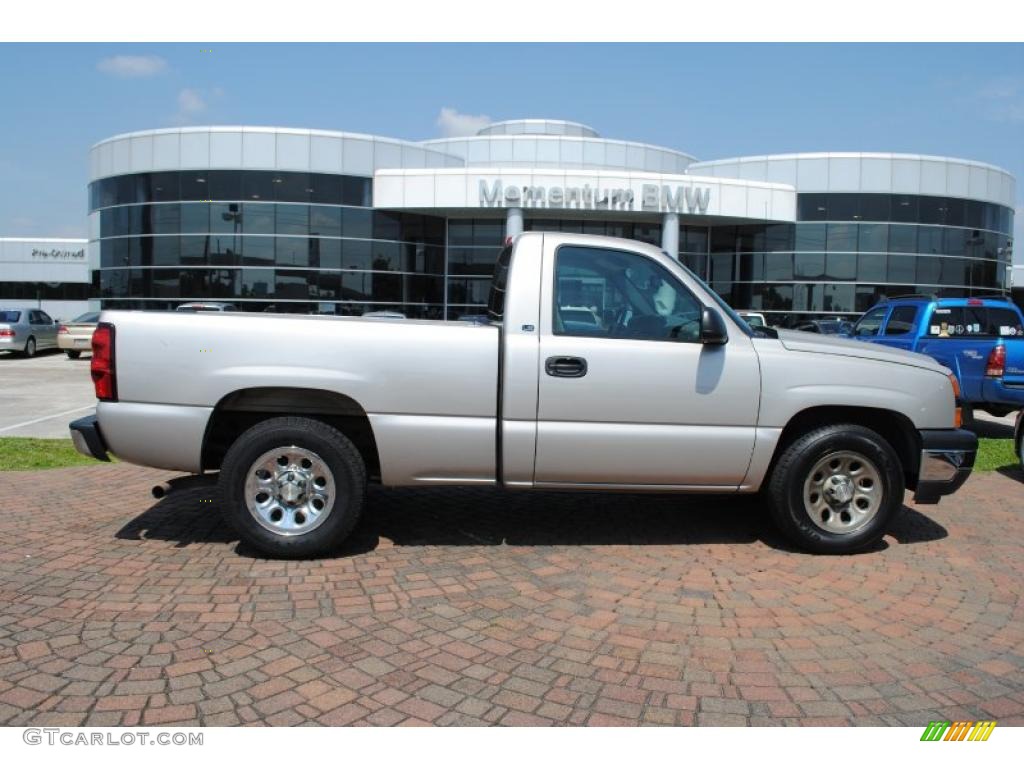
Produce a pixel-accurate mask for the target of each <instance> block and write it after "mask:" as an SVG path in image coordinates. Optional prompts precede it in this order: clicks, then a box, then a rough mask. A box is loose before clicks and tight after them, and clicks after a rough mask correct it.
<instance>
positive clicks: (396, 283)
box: [89, 170, 1013, 325]
mask: <svg viewBox="0 0 1024 768" xmlns="http://www.w3.org/2000/svg"><path fill="white" fill-rule="evenodd" d="M89 198H90V206H91V208H92V210H93V211H97V212H98V215H99V251H100V271H99V280H98V288H99V297H100V298H101V299H102V300H103V305H104V306H105V307H111V308H116V307H122V308H128V307H131V308H149V309H166V308H172V307H173V306H175V305H177V304H178V303H181V302H184V301H190V300H197V299H210V300H216V299H223V300H231V301H233V302H235V303H238V304H240V305H241V306H242V307H243V308H245V309H249V310H255V311H259V310H264V309H272V310H274V311H279V312H301V313H307V312H318V313H330V314H362V313H365V312H369V311H380V310H393V311H399V312H402V313H403V314H405V315H406V316H408V317H423V318H448V319H456V318H458V317H461V316H463V315H476V314H482V313H483V311H484V308H485V305H486V299H487V290H488V286H489V280H490V275H491V271H492V268H493V265H494V261H495V259H496V257H497V255H498V251H499V250H500V248H501V245H502V243H503V241H504V235H505V219H504V216H500V217H491V218H461V217H460V218H456V217H454V216H452V217H448V218H446V217H443V216H431V215H424V214H419V213H399V212H391V211H384V210H375V209H373V208H372V207H371V204H372V180H371V179H369V178H365V177H359V176H342V175H335V174H322V173H293V172H278V171H221V170H211V171H178V172H161V173H141V174H129V175H122V176H115V177H109V178H105V179H101V180H99V181H96V182H94V183H93V184H91V185H90V190H89ZM797 210H798V216H797V218H798V221H797V222H796V223H780V224H736V225H733V224H729V225H711V224H705V223H693V222H686V217H681V218H682V219H683V220H684V222H685V223H683V224H682V226H681V227H680V232H679V252H678V254H677V255H678V258H679V259H680V260H681V261H682V262H683V263H685V264H686V265H687V266H688V267H690V268H691V269H692V270H693V271H694V272H696V273H697V274H699V275H700V276H701V277H703V278H705V279H706V280H707V281H708V282H709V283H710V284H711V285H712V287H713V288H714V289H715V290H716V291H718V292H719V293H720V294H721V295H722V296H723V298H725V300H726V301H727V302H729V303H730V304H731V305H732V306H733V307H735V308H736V309H740V310H752V311H760V312H765V313H766V314H768V315H770V322H772V323H773V324H777V325H787V324H791V323H792V322H795V321H797V320H798V319H800V318H801V317H802V316H807V315H815V314H818V315H821V314H827V315H855V314H858V313H861V312H863V311H864V310H866V309H867V308H868V307H870V306H871V305H872V304H874V303H875V302H877V301H878V300H880V299H881V298H883V297H886V296H890V297H891V296H895V295H901V294H910V293H918V294H933V295H939V296H959V295H977V294H985V293H995V292H999V293H1003V292H1005V290H1006V286H1007V282H1008V281H1007V277H1006V275H1007V270H1008V268H1009V265H1010V263H1011V252H1012V236H1011V232H1012V231H1013V212H1012V210H1011V209H1010V208H1007V207H1005V206H1000V205H994V204H991V203H985V202H981V201H976V200H966V199H958V198H948V197H935V196H925V195H890V194H861V193H858V194H848V193H828V194H824V193H823V194H798V196H797ZM649 218H650V217H648V219H649ZM524 224H525V229H526V230H538V231H559V232H579V233H584V234H598V235H610V236H615V237H626V238H633V239H636V240H641V241H644V242H648V243H653V244H655V245H660V243H661V242H662V232H661V222H660V219H659V220H655V221H652V220H643V221H641V220H638V218H637V217H636V216H633V217H632V218H631V219H629V220H625V219H613V218H599V217H590V218H555V217H548V216H540V215H536V214H534V216H533V217H531V218H527V219H526V220H525V222H524Z"/></svg>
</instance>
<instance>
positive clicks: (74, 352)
mask: <svg viewBox="0 0 1024 768" xmlns="http://www.w3.org/2000/svg"><path fill="white" fill-rule="evenodd" d="M64 354H65V355H67V356H68V360H77V359H78V358H80V357H81V356H82V351H81V350H80V349H65V350H64Z"/></svg>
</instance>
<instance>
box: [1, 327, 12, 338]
mask: <svg viewBox="0 0 1024 768" xmlns="http://www.w3.org/2000/svg"><path fill="white" fill-rule="evenodd" d="M0 336H2V337H3V338H5V339H9V338H13V337H14V331H12V330H11V329H10V328H4V329H3V330H0Z"/></svg>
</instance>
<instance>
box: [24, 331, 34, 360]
mask: <svg viewBox="0 0 1024 768" xmlns="http://www.w3.org/2000/svg"><path fill="white" fill-rule="evenodd" d="M35 356H36V340H35V337H33V336H29V337H28V341H26V342H25V357H35Z"/></svg>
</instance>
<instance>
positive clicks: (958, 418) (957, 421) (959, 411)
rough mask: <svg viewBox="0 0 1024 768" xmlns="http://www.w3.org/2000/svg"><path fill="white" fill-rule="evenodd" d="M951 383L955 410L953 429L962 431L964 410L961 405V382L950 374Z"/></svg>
mask: <svg viewBox="0 0 1024 768" xmlns="http://www.w3.org/2000/svg"><path fill="white" fill-rule="evenodd" d="M948 376H949V383H950V384H951V385H952V387H953V402H954V403H955V408H954V409H953V427H954V428H956V429H960V427H962V426H963V425H964V410H963V408H962V407H961V403H960V382H959V381H957V380H956V376H954V375H953V374H952V373H950V374H948Z"/></svg>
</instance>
